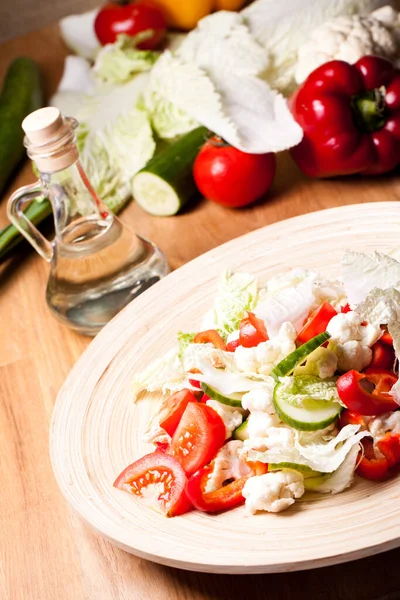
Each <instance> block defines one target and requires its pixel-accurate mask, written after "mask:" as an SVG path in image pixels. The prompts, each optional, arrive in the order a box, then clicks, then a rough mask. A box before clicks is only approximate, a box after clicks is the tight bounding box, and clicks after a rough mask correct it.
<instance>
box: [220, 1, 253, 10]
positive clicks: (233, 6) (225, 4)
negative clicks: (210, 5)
mask: <svg viewBox="0 0 400 600" xmlns="http://www.w3.org/2000/svg"><path fill="white" fill-rule="evenodd" d="M245 4H246V0H215V2H214V9H215V10H239V9H240V8H242V6H244V5H245Z"/></svg>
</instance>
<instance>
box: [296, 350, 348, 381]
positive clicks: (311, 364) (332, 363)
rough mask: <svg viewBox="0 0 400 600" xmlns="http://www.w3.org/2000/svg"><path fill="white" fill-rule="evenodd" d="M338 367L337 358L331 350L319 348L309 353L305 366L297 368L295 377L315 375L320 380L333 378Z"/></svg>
mask: <svg viewBox="0 0 400 600" xmlns="http://www.w3.org/2000/svg"><path fill="white" fill-rule="evenodd" d="M337 366H338V357H337V355H336V354H335V352H333V351H332V350H329V349H328V348H324V347H322V346H321V347H320V348H317V349H316V350H314V352H311V354H310V355H309V356H308V358H307V362H306V364H305V365H304V366H303V367H302V366H300V367H297V368H296V369H295V371H294V374H295V375H315V376H317V377H320V378H321V379H327V378H328V377H333V375H334V374H335V371H336V370H337Z"/></svg>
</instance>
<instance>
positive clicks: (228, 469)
mask: <svg viewBox="0 0 400 600" xmlns="http://www.w3.org/2000/svg"><path fill="white" fill-rule="evenodd" d="M242 445H243V442H241V441H239V440H232V441H230V442H227V443H226V444H225V446H222V448H221V449H220V450H219V452H218V454H217V456H216V457H215V458H214V460H213V462H212V465H213V470H212V472H211V474H210V476H209V478H208V480H207V484H206V487H205V492H206V493H208V492H213V491H214V490H218V489H219V488H220V487H222V485H223V483H224V481H226V480H227V479H240V478H241V477H244V476H245V475H247V473H249V471H250V468H249V466H248V465H247V464H246V463H245V462H244V460H242V459H241V458H240V457H239V452H240V450H241V449H242Z"/></svg>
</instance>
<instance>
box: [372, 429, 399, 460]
mask: <svg viewBox="0 0 400 600" xmlns="http://www.w3.org/2000/svg"><path fill="white" fill-rule="evenodd" d="M377 446H378V448H379V450H380V451H381V452H382V454H383V455H384V457H385V458H386V460H387V463H388V466H389V468H391V467H394V466H395V465H398V464H399V463H400V435H399V434H398V433H387V434H386V435H385V436H384V437H383V438H381V439H380V440H379V442H377Z"/></svg>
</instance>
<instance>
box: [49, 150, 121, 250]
mask: <svg viewBox="0 0 400 600" xmlns="http://www.w3.org/2000/svg"><path fill="white" fill-rule="evenodd" d="M40 178H41V181H42V184H43V187H44V190H45V192H46V194H47V196H48V198H49V199H50V201H51V204H52V208H53V215H54V224H55V232H56V237H57V239H58V240H59V241H61V240H62V241H63V242H64V243H76V242H77V241H80V239H82V240H83V239H84V237H87V233H88V232H87V227H85V226H84V224H85V223H86V225H87V224H89V223H90V222H92V223H96V222H97V223H98V222H100V221H103V222H106V221H112V219H113V217H112V215H111V213H110V212H109V211H108V210H107V208H106V207H105V206H104V204H103V203H102V202H101V200H100V199H99V197H98V196H97V194H96V192H95V191H94V190H93V188H92V186H91V184H90V182H89V180H88V178H87V176H86V174H85V172H84V170H83V168H82V165H81V163H80V161H79V159H77V160H75V162H73V163H72V164H70V165H68V166H66V167H65V168H64V169H62V170H59V171H55V172H52V173H44V172H40ZM104 224H106V223H104ZM85 232H86V233H85Z"/></svg>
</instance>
